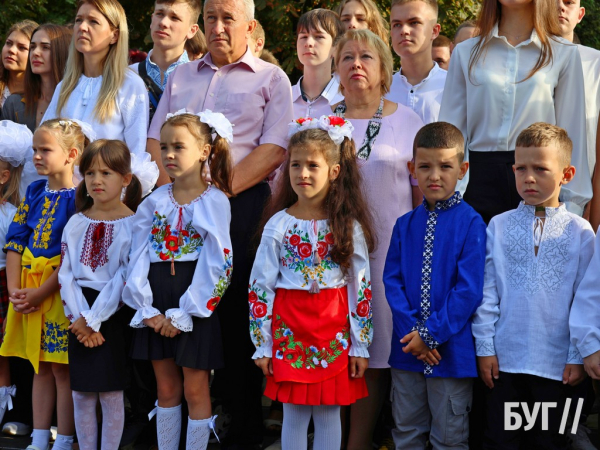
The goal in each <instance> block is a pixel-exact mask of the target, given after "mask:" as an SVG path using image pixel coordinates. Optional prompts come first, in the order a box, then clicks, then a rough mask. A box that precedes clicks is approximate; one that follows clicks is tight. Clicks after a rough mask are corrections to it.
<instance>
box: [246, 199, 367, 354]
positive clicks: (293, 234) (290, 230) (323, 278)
mask: <svg viewBox="0 0 600 450" xmlns="http://www.w3.org/2000/svg"><path fill="white" fill-rule="evenodd" d="M353 239H354V255H353V256H352V259H351V263H350V268H349V269H348V273H347V274H346V276H344V273H343V271H342V268H341V267H340V266H339V265H338V264H337V263H335V262H334V261H333V260H332V259H331V254H330V250H331V248H332V246H333V244H334V240H333V234H332V233H331V229H330V228H329V223H328V221H327V220H300V219H297V218H295V217H293V216H291V215H289V214H288V213H287V212H286V211H285V210H284V211H280V212H278V213H277V214H275V215H274V216H273V217H272V218H271V219H270V220H269V221H268V222H267V224H266V225H265V229H264V231H263V234H262V239H261V242H260V246H259V248H258V252H257V254H256V259H255V260H254V266H253V268H252V274H251V276H250V284H249V286H248V291H249V301H250V336H251V338H252V342H253V343H254V346H255V347H256V352H255V353H254V356H253V357H252V358H254V359H257V358H263V357H269V358H271V357H272V345H273V337H272V335H271V322H272V310H273V301H274V299H275V293H276V291H277V289H298V290H305V291H307V292H308V291H309V290H310V289H311V287H312V285H313V281H316V283H317V284H318V286H319V289H331V288H340V287H343V286H347V287H348V315H349V321H350V337H351V347H350V352H349V355H350V356H360V357H364V358H368V357H369V351H368V350H367V348H368V346H369V345H370V344H371V341H372V338H373V328H372V314H373V313H372V309H371V278H370V272H369V252H368V249H367V245H366V242H365V238H364V234H363V231H362V228H361V227H360V225H359V224H358V223H355V225H354V233H353ZM316 253H318V255H319V257H318V258H316ZM319 259H320V263H319V261H318V260H319ZM313 295H319V294H318V293H317V294H313ZM342 345H348V342H346V343H343V342H342Z"/></svg>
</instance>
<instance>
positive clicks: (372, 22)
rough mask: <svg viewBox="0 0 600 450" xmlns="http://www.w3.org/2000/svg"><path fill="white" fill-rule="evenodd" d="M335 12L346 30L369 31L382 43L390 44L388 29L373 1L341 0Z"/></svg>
mask: <svg viewBox="0 0 600 450" xmlns="http://www.w3.org/2000/svg"><path fill="white" fill-rule="evenodd" d="M335 12H336V13H338V15H339V16H340V20H341V21H342V22H343V23H344V25H345V26H346V29H347V30H371V31H372V32H373V33H375V34H376V35H377V36H379V37H380V38H381V40H382V41H383V42H385V43H386V44H388V43H389V42H390V27H389V25H388V23H387V21H385V20H384V19H383V16H382V15H381V12H380V11H379V9H378V8H377V5H376V4H375V2H373V0H342V1H341V2H340V3H339V5H338V6H337V8H336V9H335Z"/></svg>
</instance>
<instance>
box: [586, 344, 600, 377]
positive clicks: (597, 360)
mask: <svg viewBox="0 0 600 450" xmlns="http://www.w3.org/2000/svg"><path fill="white" fill-rule="evenodd" d="M583 368H584V369H585V371H586V372H587V374H588V375H589V376H590V377H592V378H593V379H594V380H600V350H598V351H597V352H596V353H592V354H591V355H590V356H587V357H585V358H583Z"/></svg>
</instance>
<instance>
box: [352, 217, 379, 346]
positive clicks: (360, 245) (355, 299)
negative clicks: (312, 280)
mask: <svg viewBox="0 0 600 450" xmlns="http://www.w3.org/2000/svg"><path fill="white" fill-rule="evenodd" d="M348 277H349V282H348V307H349V310H350V311H349V312H350V332H351V340H352V345H351V347H350V351H349V355H350V356H359V357H361V358H368V357H369V351H368V347H369V345H371V341H372V340H373V310H372V308H371V272H370V270H369V251H368V249H367V244H366V242H365V237H364V234H363V231H362V229H361V227H360V225H358V224H355V225H354V255H353V256H352V261H351V266H350V270H349V272H348Z"/></svg>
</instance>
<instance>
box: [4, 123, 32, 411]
mask: <svg viewBox="0 0 600 450" xmlns="http://www.w3.org/2000/svg"><path fill="white" fill-rule="evenodd" d="M31 138H32V134H31V131H29V129H28V128H27V127H26V126H25V125H20V124H17V123H14V122H11V121H9V120H3V121H1V122H0V246H1V248H4V244H6V235H7V233H8V227H9V226H10V223H11V222H12V221H13V217H14V215H15V212H16V211H17V206H19V203H20V202H21V196H20V193H19V185H20V183H21V174H22V172H23V165H24V164H25V161H26V160H27V157H28V155H29V148H30V147H31ZM9 307H10V302H9V300H8V290H7V285H6V255H5V254H4V252H0V345H2V341H3V339H4V323H5V321H6V315H7V314H8V308H9ZM8 361H9V360H8V358H5V357H4V356H0V423H2V418H3V417H4V413H5V412H6V409H7V408H9V409H12V399H11V397H13V396H14V395H15V393H16V387H15V386H11V384H10V383H11V380H10V367H9V362H8Z"/></svg>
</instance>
